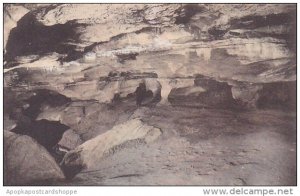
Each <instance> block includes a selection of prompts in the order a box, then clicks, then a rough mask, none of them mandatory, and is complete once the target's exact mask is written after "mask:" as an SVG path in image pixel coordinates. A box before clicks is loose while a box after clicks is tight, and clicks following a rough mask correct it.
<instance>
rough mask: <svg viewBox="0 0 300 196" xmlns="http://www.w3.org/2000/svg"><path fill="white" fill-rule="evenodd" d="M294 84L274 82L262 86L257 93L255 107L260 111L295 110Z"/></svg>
mask: <svg viewBox="0 0 300 196" xmlns="http://www.w3.org/2000/svg"><path fill="white" fill-rule="evenodd" d="M296 86H297V84H296V82H274V83H268V84H264V86H263V88H262V89H261V90H260V91H259V92H258V94H259V98H258V100H257V107H258V108H260V109H281V110H292V111H295V110H296V108H297V107H296V106H297V99H296V97H297V96H296V92H297V91H296V89H297V88H296Z"/></svg>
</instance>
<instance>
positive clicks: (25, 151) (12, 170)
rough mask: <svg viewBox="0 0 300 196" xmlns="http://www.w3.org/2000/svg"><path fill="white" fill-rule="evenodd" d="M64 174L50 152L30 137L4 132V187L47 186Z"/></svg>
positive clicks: (60, 178)
mask: <svg viewBox="0 0 300 196" xmlns="http://www.w3.org/2000/svg"><path fill="white" fill-rule="evenodd" d="M63 179H64V174H63V173H62V171H61V169H60V168H59V166H58V165H57V163H56V162H55V160H54V159H53V157H52V156H51V155H50V154H49V153H48V151H47V150H46V149H45V148H44V147H43V146H41V145H40V144H38V143H37V142H36V141H35V140H33V139H32V138H31V137H29V136H25V135H18V134H15V133H12V132H9V131H4V185H33V184H43V182H44V183H45V184H47V183H49V181H50V182H51V181H60V180H63Z"/></svg>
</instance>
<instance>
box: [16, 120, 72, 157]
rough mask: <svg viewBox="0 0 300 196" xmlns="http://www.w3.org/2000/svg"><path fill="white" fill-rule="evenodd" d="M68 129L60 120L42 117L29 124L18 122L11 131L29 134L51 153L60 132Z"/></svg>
mask: <svg viewBox="0 0 300 196" xmlns="http://www.w3.org/2000/svg"><path fill="white" fill-rule="evenodd" d="M68 129H69V127H68V126H66V125H63V124H61V123H60V122H57V121H48V120H44V119H43V120H38V121H33V122H31V123H30V124H18V126H17V127H16V128H14V129H13V130H12V132H15V133H17V134H21V135H28V136H31V137H32V138H34V139H35V140H36V141H37V142H38V143H40V144H41V145H42V146H44V147H45V148H46V149H47V150H48V151H49V152H50V153H53V152H54V151H53V147H54V146H55V145H56V144H57V143H58V142H59V140H60V139H61V137H62V134H63V133H64V132H65V131H66V130H68Z"/></svg>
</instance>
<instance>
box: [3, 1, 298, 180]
mask: <svg viewBox="0 0 300 196" xmlns="http://www.w3.org/2000/svg"><path fill="white" fill-rule="evenodd" d="M4 47H5V48H4V49H5V51H4V98H5V99H4V117H5V118H4V124H5V129H7V130H11V131H13V132H15V133H19V134H25V135H29V136H31V137H33V138H35V139H36V141H37V142H39V143H40V144H42V145H44V147H46V149H47V150H48V151H49V152H51V154H52V155H53V156H54V157H55V159H56V161H57V162H60V161H61V160H62V158H63V155H64V153H62V152H56V151H54V149H53V147H57V144H58V143H59V141H61V142H62V143H63V144H68V146H69V147H67V148H70V149H72V148H75V150H72V151H70V152H67V156H66V157H65V158H64V162H62V164H61V167H62V169H63V171H64V174H65V175H66V176H67V178H74V179H73V180H71V181H70V182H54V184H70V185H76V184H84V185H95V184H101V185H103V184H109V185H116V184H121V185H125V184H130V185H137V184H142V185H149V184H151V185H166V184H170V185H175V184H176V185H179V184H187V185H192V184H193V185H194V184H195V185H196V184H197V185H262V184H264V185H294V184H295V183H296V179H295V169H296V167H295V140H294V139H295V133H296V126H295V124H296V123H295V119H296V112H295V109H296V66H297V65H296V5H295V4H13V5H9V4H6V5H5V6H4ZM141 83H143V84H145V89H144V91H145V92H144V91H143V92H144V94H145V95H144V96H139V93H137V92H138V87H139V86H143V84H141ZM138 99H142V101H141V103H137V102H138V101H137V100H138ZM133 119H134V120H133ZM137 119H141V120H137ZM40 127H43V129H42V131H38V130H41V129H39V128H40ZM139 127H140V128H141V130H139V129H138V128H139ZM154 127H155V128H154ZM156 127H157V130H161V132H159V131H154V132H153V135H152V136H151V137H150V136H149V137H148V136H147V137H146V136H145V134H146V133H147V131H149V130H150V129H151V130H152V129H155V130H156ZM67 129H71V130H73V132H72V136H71V135H69V136H68V133H70V132H68V131H67V132H64V131H66V130H67ZM64 133H65V135H64ZM158 135H160V136H159V138H160V139H159V140H156V141H155V142H153V143H151V142H149V143H147V141H150V140H152V139H151V138H156V137H158ZM67 136H68V137H67ZM20 137H23V136H20ZM24 137H25V136H24ZM26 138H27V137H26ZM62 138H63V139H62ZM72 138H73V139H74V138H77V139H78V138H80V139H81V140H82V142H84V143H83V144H81V145H80V146H77V141H78V140H77V139H75V140H76V142H75V140H74V141H73V139H72ZM65 139H67V141H66V140H65ZM70 141H73V142H70ZM264 141H265V142H264ZM75 143H76V144H75ZM76 146H77V147H76ZM65 147H66V146H65ZM94 148H95V149H94ZM81 150H82V151H81ZM66 151H67V150H66ZM56 153H58V154H56ZM278 157H279V158H280V160H279V159H278ZM283 160H285V161H283ZM76 174H77V175H76ZM161 174H163V175H161ZM74 175H76V176H74Z"/></svg>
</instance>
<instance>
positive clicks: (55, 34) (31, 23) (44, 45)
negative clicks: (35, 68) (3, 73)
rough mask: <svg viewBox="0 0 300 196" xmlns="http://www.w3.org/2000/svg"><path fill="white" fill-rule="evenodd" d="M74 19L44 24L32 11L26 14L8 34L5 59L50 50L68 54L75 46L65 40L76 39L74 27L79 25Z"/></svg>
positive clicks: (8, 59)
mask: <svg viewBox="0 0 300 196" xmlns="http://www.w3.org/2000/svg"><path fill="white" fill-rule="evenodd" d="M80 26H82V25H79V24H77V23H75V22H74V21H70V22H67V23H66V24H56V25H52V26H44V25H43V24H41V23H39V22H38V21H37V20H36V19H35V15H34V14H33V13H32V12H29V13H28V14H26V15H25V16H24V17H23V18H22V19H20V20H19V21H18V23H17V27H15V28H14V29H13V30H12V31H11V32H10V35H9V38H8V41H7V46H6V50H7V53H6V54H5V57H4V58H5V60H6V61H12V60H14V58H15V57H16V56H20V55H22V56H23V55H32V54H35V55H36V54H38V55H44V54H47V53H50V52H57V53H60V54H70V52H73V51H74V50H75V46H73V45H68V44H66V42H67V41H73V42H75V41H76V40H77V41H78V34H77V33H76V28H78V27H80Z"/></svg>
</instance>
